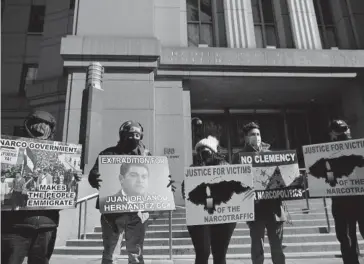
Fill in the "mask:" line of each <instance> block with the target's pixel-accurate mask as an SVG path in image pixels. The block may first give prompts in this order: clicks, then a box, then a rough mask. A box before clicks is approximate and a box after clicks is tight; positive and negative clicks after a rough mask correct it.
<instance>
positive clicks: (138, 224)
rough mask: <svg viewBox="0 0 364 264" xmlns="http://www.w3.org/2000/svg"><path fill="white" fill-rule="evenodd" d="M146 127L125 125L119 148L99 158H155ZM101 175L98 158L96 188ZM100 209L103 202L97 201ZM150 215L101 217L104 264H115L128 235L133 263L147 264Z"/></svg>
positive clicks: (91, 180)
mask: <svg viewBox="0 0 364 264" xmlns="http://www.w3.org/2000/svg"><path fill="white" fill-rule="evenodd" d="M143 133H144V131H143V127H142V125H141V124H139V123H138V122H135V121H131V120H130V121H127V122H125V123H123V124H122V125H121V127H120V129H119V142H118V143H117V145H116V146H113V147H109V148H107V149H105V150H103V151H102V152H101V153H100V154H99V155H128V156H130V155H137V156H151V153H150V152H149V150H147V149H146V148H145V147H144V145H143V143H142V142H141V140H142V139H143ZM100 182H101V179H100V173H99V164H98V158H97V160H96V162H95V165H94V167H93V168H92V170H91V171H90V174H89V183H90V185H91V186H92V187H93V188H96V189H99V187H100ZM96 208H97V209H99V199H97V201H96ZM148 218H149V213H148V212H138V213H136V212H128V213H113V214H102V215H101V228H102V240H103V246H104V250H103V255H102V264H112V263H113V253H114V250H115V247H116V245H117V242H118V240H119V237H120V234H121V233H123V232H125V242H126V250H127V252H128V257H129V263H140V264H144V259H143V243H144V236H145V231H146V227H147V220H148Z"/></svg>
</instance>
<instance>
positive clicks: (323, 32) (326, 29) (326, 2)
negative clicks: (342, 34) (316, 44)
mask: <svg viewBox="0 0 364 264" xmlns="http://www.w3.org/2000/svg"><path fill="white" fill-rule="evenodd" d="M330 1H331V0H314V6H315V13H316V19H317V24H318V27H319V31H320V37H321V43H322V47H323V48H325V49H329V48H331V47H338V43H337V35H336V28H335V25H334V21H333V14H332V12H331V5H330Z"/></svg>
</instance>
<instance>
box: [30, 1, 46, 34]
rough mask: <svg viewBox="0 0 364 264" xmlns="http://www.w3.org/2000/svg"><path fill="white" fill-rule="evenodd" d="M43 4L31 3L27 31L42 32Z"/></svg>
mask: <svg viewBox="0 0 364 264" xmlns="http://www.w3.org/2000/svg"><path fill="white" fill-rule="evenodd" d="M44 16H45V6H44V5H32V7H31V9H30V19H29V27H28V33H33V34H42V33H43V27H44Z"/></svg>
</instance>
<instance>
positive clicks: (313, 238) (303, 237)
mask: <svg viewBox="0 0 364 264" xmlns="http://www.w3.org/2000/svg"><path fill="white" fill-rule="evenodd" d="M357 235H358V237H359V236H360V233H359V232H358V233H357ZM330 241H336V235H335V233H329V234H296V235H286V234H285V235H284V240H283V243H298V242H330ZM172 242H173V245H176V246H178V245H190V244H191V243H192V241H191V238H190V237H185V238H173V239H172ZM250 242H251V241H250V236H233V237H232V238H231V241H230V244H246V243H248V244H249V243H250ZM168 245H169V238H146V239H145V241H144V246H168ZM66 246H70V247H101V246H102V239H85V240H82V239H74V240H68V241H67V243H66Z"/></svg>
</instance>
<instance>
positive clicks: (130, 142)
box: [122, 138, 139, 151]
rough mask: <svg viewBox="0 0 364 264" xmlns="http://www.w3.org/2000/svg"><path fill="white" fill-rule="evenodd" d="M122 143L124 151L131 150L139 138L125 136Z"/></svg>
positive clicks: (137, 144)
mask: <svg viewBox="0 0 364 264" xmlns="http://www.w3.org/2000/svg"><path fill="white" fill-rule="evenodd" d="M122 144H123V147H124V148H125V150H126V151H132V150H135V149H136V148H137V147H138V146H139V139H134V138H125V139H124V141H123V142H122Z"/></svg>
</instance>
